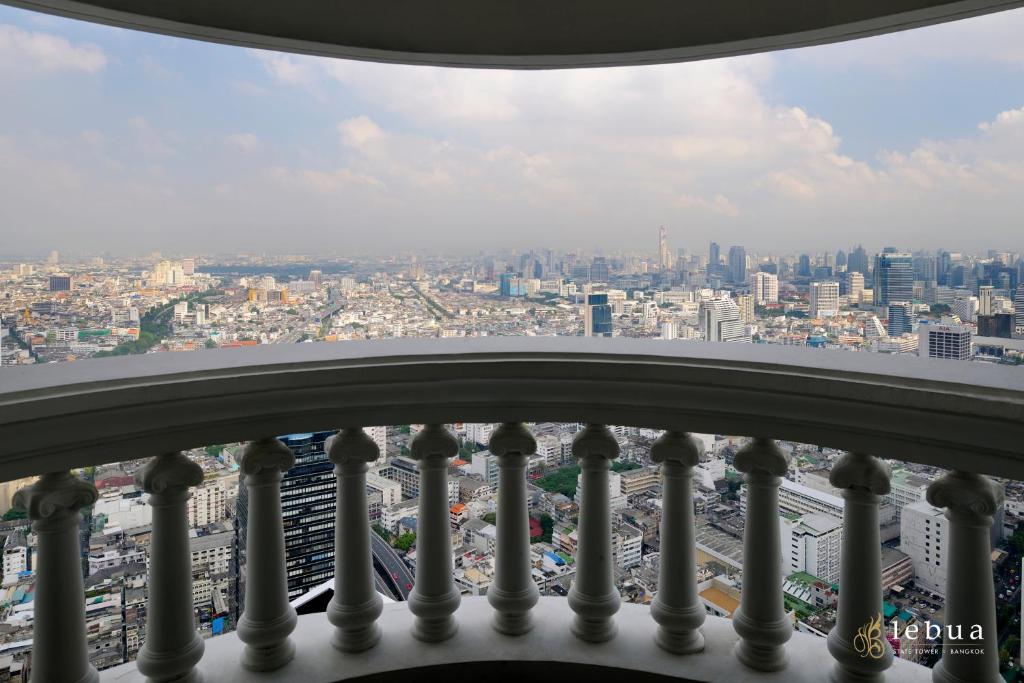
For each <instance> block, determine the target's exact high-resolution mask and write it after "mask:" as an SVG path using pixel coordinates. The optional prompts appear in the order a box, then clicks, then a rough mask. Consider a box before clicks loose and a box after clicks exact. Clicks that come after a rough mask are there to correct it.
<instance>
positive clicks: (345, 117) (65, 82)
mask: <svg viewBox="0 0 1024 683" xmlns="http://www.w3.org/2000/svg"><path fill="white" fill-rule="evenodd" d="M1022 25H1024V13H1022V11H1019V10H1018V11H1011V12H1006V13H1002V14H1000V15H997V16H991V17H982V18H977V19H971V20H965V21H962V22H957V23H955V24H950V25H944V26H937V27H931V28H927V29H920V30H916V31H911V32H907V33H903V34H898V35H895V36H882V37H878V38H871V39H867V40H862V41H854V42H850V43H843V44H837V45H831V46H821V47H815V48H807V49H801V50H791V51H786V52H782V53H777V54H772V55H757V56H751V57H743V58H736V59H726V60H713V61H707V62H700V63H693V64H680V65H668V66H658V67H638V68H616V69H585V70H574V71H558V72H537V73H517V72H508V71H473V70H445V69H436V68H426V67H400V66H390V65H380V64H366V63H358V62H349V61H344V60H329V59H319V58H312V57H303V56H296V55H284V54H279V53H271V52H259V51H251V50H243V49H239V48H232V47H225V46H218V45H210V44H203V43H196V42H191V41H187V40H182V39H174V38H167V37H162V36H154V35H148V34H143V33H136V32H131V31H125V30H121V29H112V28H109V27H102V26H94V25H88V24H82V23H78V22H74V21H70V20H64V19H57V18H53V17H48V16H43V15H38V14H33V13H31V12H25V11H21V10H13V9H9V8H2V9H0V55H2V56H3V57H4V59H3V63H4V65H3V67H0V87H3V88H4V90H5V92H6V93H7V95H8V98H9V101H11V102H14V103H16V105H15V106H10V107H5V108H4V110H3V111H2V112H0V180H2V181H3V182H2V183H0V186H2V187H3V190H0V199H2V202H0V206H2V207H3V208H2V209H0V222H2V224H3V225H4V226H5V228H6V229H7V230H8V231H13V233H14V234H15V235H16V237H17V239H16V240H15V243H16V245H17V248H18V249H20V251H19V252H18V253H29V252H38V251H43V250H46V249H50V248H63V249H64V250H67V251H74V250H76V249H77V250H81V249H83V248H85V247H89V248H93V249H96V250H97V251H100V252H102V251H115V252H116V251H118V250H120V249H128V250H131V251H145V250H152V249H159V250H163V251H169V250H172V249H173V248H174V247H175V246H176V245H182V244H189V245H192V244H198V245H202V246H203V247H204V249H203V250H209V251H227V250H237V249H238V247H239V246H242V245H245V246H250V247H251V248H252V250H253V251H257V252H260V251H266V252H278V253H281V252H287V253H294V252H307V253H308V252H316V251H320V250H323V251H326V252H342V253H344V252H351V251H374V250H377V249H394V248H395V246H396V245H401V246H404V247H407V248H412V249H421V248H422V249H432V248H437V249H439V250H446V249H467V250H476V249H479V248H488V247H493V246H494V245H495V244H501V245H504V246H508V247H509V248H523V247H525V246H527V245H530V244H537V243H542V242H543V243H547V244H550V245H551V246H552V247H556V248H566V247H569V246H570V245H581V246H583V247H584V248H592V247H600V248H603V249H623V248H628V247H630V245H636V244H637V243H638V242H639V243H641V244H642V246H643V248H644V249H645V250H646V249H647V248H648V247H647V243H648V240H649V237H648V234H649V233H648V230H649V229H650V226H658V225H661V224H664V225H666V227H667V228H668V229H669V235H670V240H671V241H675V242H676V243H677V244H679V243H681V242H683V241H684V240H683V236H684V235H685V236H686V240H685V241H686V242H688V243H690V244H692V245H699V244H705V243H706V242H707V241H708V240H709V239H718V240H719V241H720V242H722V243H723V244H744V245H745V246H746V247H747V248H748V249H751V250H762V249H767V248H769V247H770V248H775V249H783V250H785V249H797V248H803V249H806V250H819V249H821V248H822V247H823V246H824V245H826V244H834V243H836V242H838V241H842V242H849V243H856V242H864V243H877V244H883V243H890V242H893V241H898V242H901V243H904V244H911V245H915V244H930V245H939V244H941V245H943V246H944V247H945V248H947V249H951V250H964V249H968V248H971V247H972V245H973V244H975V243H978V242H981V241H983V243H981V244H978V247H977V248H979V249H985V248H990V247H993V246H1001V245H1005V247H1004V248H1008V249H1020V248H1022V247H1024V242H1022V241H1021V240H1022V239H1024V237H1022V235H1024V231H1021V230H1020V221H1019V218H1018V217H1019V216H1020V215H1022V214H1024V205H1022V201H1024V200H1022V199H1021V197H1020V194H1019V192H1016V191H1015V188H1016V187H1017V185H1019V181H1020V178H1021V177H1022V174H1024V163H1022V162H1021V159H1022V158H1024V107H1022V105H1024V101H1021V100H1020V98H1019V97H1017V96H1015V95H1014V93H1015V92H1020V91H1021V88H1019V87H1017V88H1015V87H1014V85H1015V84H1017V85H1024V70H1022V69H1021V66H1022V65H1024V54H1022V53H1021V51H1020V47H1019V40H1018V39H1017V36H1019V34H1020V30H1019V29H1020V28H1021V27H1022ZM69 109H73V110H74V111H75V112H77V114H76V116H70V117H69V116H67V115H66V114H67V112H68V110H69ZM673 235H675V239H673V237H672V236H673ZM892 235H897V236H898V238H897V239H894V238H893V237H892ZM840 236H845V238H843V239H839V238H840ZM5 248H6V249H11V248H12V245H10V244H8V245H7V246H6V247H5Z"/></svg>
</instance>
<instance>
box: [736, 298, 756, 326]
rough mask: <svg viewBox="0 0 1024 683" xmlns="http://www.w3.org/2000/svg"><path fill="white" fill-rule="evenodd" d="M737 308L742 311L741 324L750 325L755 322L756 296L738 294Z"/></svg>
mask: <svg viewBox="0 0 1024 683" xmlns="http://www.w3.org/2000/svg"><path fill="white" fill-rule="evenodd" d="M736 307H737V308H739V309H740V322H742V323H743V324H744V325H749V324H750V323H752V322H754V295H753V294H737V295H736Z"/></svg>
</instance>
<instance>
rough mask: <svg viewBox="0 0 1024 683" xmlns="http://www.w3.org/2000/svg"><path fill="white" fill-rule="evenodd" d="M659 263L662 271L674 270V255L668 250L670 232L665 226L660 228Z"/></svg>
mask: <svg viewBox="0 0 1024 683" xmlns="http://www.w3.org/2000/svg"><path fill="white" fill-rule="evenodd" d="M658 263H659V264H660V265H661V270H662V271H668V270H672V254H671V253H670V252H669V250H668V232H667V231H666V230H665V226H664V225H663V226H661V227H660V228H658Z"/></svg>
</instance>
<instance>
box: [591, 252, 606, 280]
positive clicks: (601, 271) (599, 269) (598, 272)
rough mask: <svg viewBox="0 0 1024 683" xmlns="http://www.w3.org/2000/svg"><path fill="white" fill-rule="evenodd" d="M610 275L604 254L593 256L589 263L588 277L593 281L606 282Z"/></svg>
mask: <svg viewBox="0 0 1024 683" xmlns="http://www.w3.org/2000/svg"><path fill="white" fill-rule="evenodd" d="M610 277H611V273H610V272H609V270H608V259H606V258H605V257H604V256H595V257H594V260H593V261H591V263H590V279H591V280H593V281H594V282H608V280H609V279H610Z"/></svg>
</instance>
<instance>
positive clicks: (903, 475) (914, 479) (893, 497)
mask: <svg viewBox="0 0 1024 683" xmlns="http://www.w3.org/2000/svg"><path fill="white" fill-rule="evenodd" d="M930 483H931V479H928V478H927V477H922V476H921V475H919V474H914V473H912V472H908V471H907V470H904V469H895V470H894V471H893V473H892V481H891V484H890V488H889V495H888V496H886V498H887V500H888V501H889V502H890V503H892V505H893V507H894V508H895V509H896V519H897V520H899V519H900V517H901V515H902V512H903V508H905V507H906V506H908V505H910V504H912V503H916V502H918V501H922V500H924V496H925V492H926V491H927V490H928V484H930Z"/></svg>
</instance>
